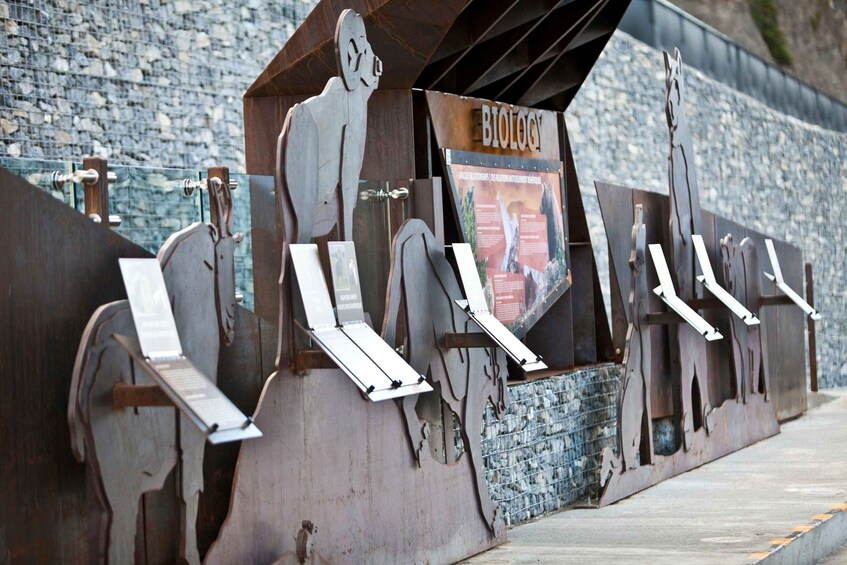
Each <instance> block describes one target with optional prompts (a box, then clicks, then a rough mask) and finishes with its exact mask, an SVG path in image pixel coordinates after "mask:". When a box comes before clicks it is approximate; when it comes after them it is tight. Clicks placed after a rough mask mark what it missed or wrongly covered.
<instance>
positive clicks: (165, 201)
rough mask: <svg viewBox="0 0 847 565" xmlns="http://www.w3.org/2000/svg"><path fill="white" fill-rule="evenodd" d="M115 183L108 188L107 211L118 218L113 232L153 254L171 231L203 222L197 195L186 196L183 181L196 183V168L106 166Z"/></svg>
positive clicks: (198, 194)
mask: <svg viewBox="0 0 847 565" xmlns="http://www.w3.org/2000/svg"><path fill="white" fill-rule="evenodd" d="M109 170H110V171H112V172H114V173H116V174H117V177H118V180H117V182H116V183H115V184H112V185H111V186H110V187H109V209H110V211H111V213H112V214H117V215H118V216H120V218H121V225H120V226H119V227H117V228H115V231H116V232H118V233H119V234H121V235H122V236H124V237H126V238H127V239H129V240H132V241H133V242H134V243H136V244H138V245H140V246H141V247H143V248H145V249H147V250H148V251H150V252H151V253H156V252H158V251H159V248H160V247H161V246H162V244H163V243H164V242H165V240H166V239H167V238H168V237H169V236H170V235H171V234H172V233H174V232H176V231H179V230H181V229H183V228H185V227H188V226H190V225H191V224H192V223H194V222H199V221H202V219H203V216H202V215H201V211H200V198H201V196H200V192H201V191H199V190H195V191H194V193H193V194H192V195H191V196H186V194H185V191H184V189H183V181H184V180H185V179H189V180H192V181H197V180H198V179H199V172H198V171H197V170H196V169H176V168H173V169H154V168H147V167H126V166H120V165H118V166H111V165H110V166H109Z"/></svg>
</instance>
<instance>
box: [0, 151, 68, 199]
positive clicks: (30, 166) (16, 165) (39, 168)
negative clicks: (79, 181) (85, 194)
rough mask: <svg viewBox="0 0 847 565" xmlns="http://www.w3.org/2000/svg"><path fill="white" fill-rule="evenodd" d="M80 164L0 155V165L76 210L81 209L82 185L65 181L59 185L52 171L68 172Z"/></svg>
mask: <svg viewBox="0 0 847 565" xmlns="http://www.w3.org/2000/svg"><path fill="white" fill-rule="evenodd" d="M81 166H82V165H80V164H75V163H72V162H70V161H56V160H42V159H22V158H16V157H0V167H4V168H6V169H9V170H10V171H11V172H13V173H15V174H16V175H18V176H20V177H23V178H24V179H26V180H27V181H28V182H30V183H32V184H34V185H35V186H37V187H38V188H40V189H42V190H44V191H45V192H47V193H49V194H50V195H52V196H54V197H55V198H57V199H59V200H61V201H62V202H64V203H65V204H67V205H68V206H70V207H72V208H76V209H77V210H82V187H81V186H79V185H76V184H74V183H72V182H66V183H64V184H63V185H61V186H60V185H58V184H54V182H53V180H54V173H58V174H70V173H72V172H73V171H74V168H75V167H76V168H79V167H81Z"/></svg>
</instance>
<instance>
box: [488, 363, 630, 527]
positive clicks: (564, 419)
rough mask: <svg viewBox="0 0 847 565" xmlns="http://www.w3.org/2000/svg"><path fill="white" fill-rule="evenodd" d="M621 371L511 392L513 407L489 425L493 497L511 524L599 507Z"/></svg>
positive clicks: (581, 373)
mask: <svg viewBox="0 0 847 565" xmlns="http://www.w3.org/2000/svg"><path fill="white" fill-rule="evenodd" d="M620 376H621V366H620V365H614V364H607V365H598V366H595V367H589V368H585V369H580V370H578V371H574V372H571V373H566V374H565V375H562V376H559V377H552V378H548V379H541V380H537V381H531V382H526V383H519V384H513V385H510V386H509V401H510V405H509V408H508V409H507V410H506V412H505V414H504V415H503V418H502V419H500V420H498V419H497V418H496V417H495V416H494V412H493V410H492V409H491V407H490V406H489V407H488V410H486V413H485V419H484V423H485V425H484V431H483V440H482V454H483V458H484V465H485V474H486V477H487V479H488V488H489V492H490V493H491V497H492V498H493V499H494V501H495V502H497V503H499V504H500V505H501V507H502V509H503V513H504V518H505V520H506V523H507V524H516V523H518V522H523V521H526V520H529V519H530V518H535V517H537V516H540V515H542V514H546V513H548V512H551V511H554V510H558V509H560V508H563V507H565V506H568V505H571V504H574V503H576V502H591V501H592V500H594V501H596V498H597V495H598V488H599V481H600V451H601V450H602V449H603V448H604V447H614V445H615V434H616V433H617V425H616V420H615V419H616V417H617V416H616V406H615V399H616V398H617V392H618V387H619V385H620Z"/></svg>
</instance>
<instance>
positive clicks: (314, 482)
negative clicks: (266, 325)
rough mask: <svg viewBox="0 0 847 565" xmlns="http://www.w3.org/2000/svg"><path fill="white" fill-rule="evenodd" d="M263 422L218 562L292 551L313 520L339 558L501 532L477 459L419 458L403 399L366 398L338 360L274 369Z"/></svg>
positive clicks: (217, 548) (462, 552) (375, 558)
mask: <svg viewBox="0 0 847 565" xmlns="http://www.w3.org/2000/svg"><path fill="white" fill-rule="evenodd" d="M256 424H257V426H259V428H260V429H261V430H262V431H263V433H264V434H265V435H264V436H263V438H261V439H259V440H253V441H251V442H247V443H245V444H243V445H242V447H241V455H240V458H239V465H238V470H237V473H236V477H237V478H236V481H237V485H236V487H235V488H236V490H235V491H234V492H236V493H237V496H235V497H234V498H233V501H232V505H231V508H230V514H229V516H228V517H227V520H226V522H225V523H224V526H223V528H222V530H221V536H220V537H219V539H218V540H217V542H216V543H215V544H214V545H213V546H212V548H211V550H210V551H209V554H208V555H207V558H206V562H207V563H209V564H217V563H227V564H228V563H242V562H245V560H246V561H247V562H257V563H270V562H273V561H274V560H276V559H279V558H286V559H291V558H293V556H294V550H295V537H296V536H297V532H298V531H299V530H300V528H301V522H302V521H303V520H311V521H312V522H313V523H314V524H315V525H316V526H317V527H318V533H317V537H316V542H315V553H316V554H317V556H318V558H319V559H320V558H321V557H322V556H335V559H336V560H338V561H348V562H354V561H355V562H368V563H395V562H397V561H398V560H400V561H403V562H410V563H411V562H426V561H429V562H433V563H435V562H440V563H446V562H453V561H457V560H459V559H462V558H464V557H467V556H468V555H467V553H466V551H467V548H468V547H474V548H478V549H477V551H484V550H485V549H488V548H490V547H493V546H495V545H497V544H498V543H501V542H502V541H503V540H498V539H496V538H492V537H491V535H490V533H489V530H488V528H487V527H486V526H485V524H484V522H483V521H482V520H481V519H480V518H479V510H478V509H477V505H478V502H477V500H476V493H475V492H474V489H473V488H468V487H469V486H470V485H471V484H472V482H473V472H474V471H473V468H472V467H471V465H470V464H469V462H468V458H467V457H462V458H461V459H460V460H459V461H458V462H457V463H456V464H455V465H443V464H440V463H437V462H435V461H429V462H427V463H428V464H427V465H426V466H425V468H424V469H420V470H418V469H416V466H417V464H416V463H415V462H414V459H413V457H412V451H411V449H410V448H409V445H408V440H407V438H406V437H405V432H404V428H405V422H404V421H403V417H402V413H401V412H400V410H398V408H397V406H396V404H394V403H393V402H379V403H371V402H367V401H365V400H363V399H362V395H361V394H360V392H359V390H358V389H357V388H356V386H355V385H354V384H353V383H351V382H349V381H348V379H346V378H345V377H344V376H343V374H342V373H341V371H339V370H337V369H319V370H313V371H312V372H311V373H310V374H309V375H308V377H306V378H299V377H294V376H293V375H291V374H290V373H287V372H286V373H283V374H279V375H277V376H276V377H275V378H273V379H271V380H270V381H269V382H268V384H267V386H266V389H265V391H264V393H263V401H262V405H261V411H260V412H259V414H258V416H257V419H256ZM375 432H376V433H375ZM245 485H250V488H247V487H246V486H245ZM409 501H415V502H414V504H410V503H409ZM448 524H449V526H448ZM503 535H505V530H504V534H503ZM398 556H402V558H401V557H398Z"/></svg>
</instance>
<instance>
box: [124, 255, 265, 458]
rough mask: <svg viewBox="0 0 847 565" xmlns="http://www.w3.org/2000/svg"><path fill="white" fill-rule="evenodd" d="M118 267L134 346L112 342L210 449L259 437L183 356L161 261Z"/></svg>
mask: <svg viewBox="0 0 847 565" xmlns="http://www.w3.org/2000/svg"><path fill="white" fill-rule="evenodd" d="M119 263H120V268H121V274H122V275H123V279H124V286H125V287H126V292H127V298H128V299H129V307H130V310H131V312H132V318H133V321H134V323H135V331H136V333H137V335H138V342H137V343H136V342H135V340H133V339H131V338H128V337H126V336H119V335H116V336H113V337H114V338H115V340H116V341H117V342H118V343H119V344H120V345H121V347H123V348H124V349H125V350H126V351H127V353H129V354H130V355H131V356H132V357H133V359H134V360H135V361H136V362H138V364H139V365H140V366H141V368H142V369H144V371H145V372H146V373H148V374H149V375H150V378H152V379H153V381H154V382H155V383H156V384H158V385H159V386H160V387H161V388H162V390H163V391H164V393H165V394H166V395H167V396H168V398H170V400H171V401H172V402H173V403H174V405H176V407H177V408H179V409H180V411H182V412H183V413H184V414H185V415H186V416H187V417H188V418H189V419H190V420H191V421H192V422H193V423H194V424H195V425H196V426H197V427H198V428H199V429H200V431H202V432H203V433H204V434H205V435H206V439H207V440H208V441H209V442H210V443H213V444H218V443H225V442H229V441H237V440H243V439H251V438H256V437H261V435H262V432H260V431H259V428H257V427H256V426H255V425H254V424H253V420H252V418H248V417H247V416H245V415H244V413H243V412H241V410H239V409H238V407H237V406H235V404H233V403H232V402H231V401H230V400H229V399H228V398H227V397H226V396H225V395H224V394H223V393H222V392H221V391H220V389H218V387H216V386H215V384H214V383H213V382H212V381H211V380H210V379H209V378H208V377H206V376H205V375H203V374H202V373H201V372H200V371H198V370H197V368H196V367H195V366H194V365H193V364H192V363H191V361H190V360H189V359H188V358H187V357H185V356H184V355H183V353H182V345H181V343H180V341H179V335H178V333H177V329H176V321H175V320H174V317H173V312H172V311H171V307H170V302H169V301H168V291H167V287H166V286H165V279H164V277H163V276H162V269H161V267H160V265H159V261H158V260H157V259H120V261H119ZM139 351H140V353H141V354H140V355H139Z"/></svg>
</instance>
